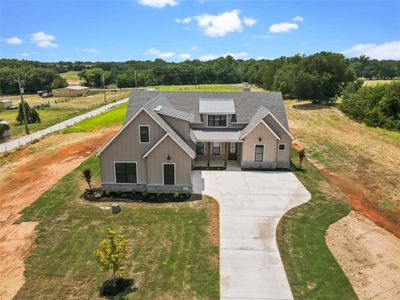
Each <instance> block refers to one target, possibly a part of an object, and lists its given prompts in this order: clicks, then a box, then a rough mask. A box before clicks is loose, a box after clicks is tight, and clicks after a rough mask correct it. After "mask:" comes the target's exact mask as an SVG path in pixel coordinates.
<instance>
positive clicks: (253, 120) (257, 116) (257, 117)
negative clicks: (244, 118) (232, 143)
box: [240, 106, 269, 138]
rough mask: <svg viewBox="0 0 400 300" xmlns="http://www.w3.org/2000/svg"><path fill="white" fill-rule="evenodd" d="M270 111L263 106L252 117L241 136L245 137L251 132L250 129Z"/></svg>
mask: <svg viewBox="0 0 400 300" xmlns="http://www.w3.org/2000/svg"><path fill="white" fill-rule="evenodd" d="M268 113H269V110H268V109H266V108H265V107H264V106H261V107H260V108H259V109H258V110H257V111H256V113H255V114H254V116H253V117H252V118H251V120H250V121H249V123H248V124H247V125H246V127H245V128H243V129H242V131H241V133H240V138H243V137H244V136H245V135H247V134H248V133H249V131H250V130H252V129H253V127H254V126H256V125H257V124H258V123H259V122H260V121H261V120H262V119H264V118H265V117H266V115H267V114H268Z"/></svg>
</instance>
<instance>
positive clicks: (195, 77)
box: [194, 71, 197, 89]
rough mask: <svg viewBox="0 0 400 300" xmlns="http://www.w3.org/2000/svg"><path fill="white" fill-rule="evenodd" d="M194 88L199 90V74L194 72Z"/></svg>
mask: <svg viewBox="0 0 400 300" xmlns="http://www.w3.org/2000/svg"><path fill="white" fill-rule="evenodd" d="M194 88H195V89H197V73H196V71H194Z"/></svg>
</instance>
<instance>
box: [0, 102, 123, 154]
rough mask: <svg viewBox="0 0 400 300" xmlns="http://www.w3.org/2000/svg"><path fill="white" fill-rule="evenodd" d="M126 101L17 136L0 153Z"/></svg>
mask: <svg viewBox="0 0 400 300" xmlns="http://www.w3.org/2000/svg"><path fill="white" fill-rule="evenodd" d="M126 102H128V98H125V99H122V100H120V101H116V102H112V103H110V104H106V105H104V106H101V107H99V108H97V109H94V110H91V111H89V112H87V113H84V114H82V115H79V116H76V117H73V118H71V119H68V120H65V121H63V122H60V123H57V124H55V125H53V126H50V127H47V128H45V129H43V130H40V131H36V132H34V133H32V134H29V135H25V136H22V137H20V138H16V139H14V140H11V141H8V142H4V143H1V144H0V153H2V152H7V151H11V150H13V149H15V148H18V147H20V146H24V145H26V144H28V143H30V142H32V141H33V140H36V139H41V138H42V137H44V136H46V135H48V134H50V133H53V132H56V131H59V130H62V129H65V128H67V127H68V126H72V125H74V124H76V123H79V122H81V121H83V120H86V119H89V118H91V117H94V116H97V115H100V114H102V113H105V112H107V111H109V110H110V109H113V108H115V107H118V106H121V105H122V104H124V103H126Z"/></svg>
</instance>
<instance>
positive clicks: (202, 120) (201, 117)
mask: <svg viewBox="0 0 400 300" xmlns="http://www.w3.org/2000/svg"><path fill="white" fill-rule="evenodd" d="M200 121H201V123H203V122H204V119H203V115H200Z"/></svg>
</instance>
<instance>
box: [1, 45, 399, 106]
mask: <svg viewBox="0 0 400 300" xmlns="http://www.w3.org/2000/svg"><path fill="white" fill-rule="evenodd" d="M68 71H79V73H78V74H79V77H80V79H81V80H83V81H84V83H85V85H87V86H89V87H95V88H99V87H102V78H103V76H104V82H105V84H106V85H116V86H117V87H121V88H123V87H135V86H138V87H141V86H154V85H172V84H173V85H178V84H212V83H240V82H243V81H246V82H249V83H252V84H257V85H259V86H261V87H263V88H265V89H267V90H279V91H282V92H283V93H284V94H285V96H286V97H289V98H298V99H308V100H313V101H324V100H328V99H334V98H335V97H336V96H338V95H340V94H341V93H342V91H343V88H344V86H345V85H346V84H347V83H348V82H353V81H354V80H355V79H356V78H359V77H362V78H367V79H392V78H397V77H400V61H395V60H382V61H378V60H372V59H369V58H367V57H364V56H362V57H359V58H351V59H348V58H345V57H344V56H343V55H341V54H336V53H330V52H320V53H316V54H313V55H309V56H305V55H295V56H292V57H280V58H277V59H273V60H267V59H262V60H255V59H249V60H241V59H238V60H237V59H234V58H233V57H231V56H227V57H221V58H217V59H215V60H211V61H206V62H203V61H199V60H190V61H189V60H187V61H183V62H179V63H175V62H166V61H164V60H161V59H156V60H154V61H135V60H130V61H126V62H62V61H61V62H54V63H48V62H36V61H26V60H15V59H2V60H0V89H1V92H2V93H3V94H15V93H18V85H17V84H16V77H17V76H18V75H19V76H22V77H23V79H24V80H25V82H24V86H25V90H26V92H36V91H37V90H43V89H50V88H57V87H63V86H65V85H66V81H65V80H64V79H63V78H61V77H60V76H59V74H60V73H63V72H68Z"/></svg>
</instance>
